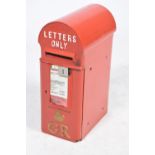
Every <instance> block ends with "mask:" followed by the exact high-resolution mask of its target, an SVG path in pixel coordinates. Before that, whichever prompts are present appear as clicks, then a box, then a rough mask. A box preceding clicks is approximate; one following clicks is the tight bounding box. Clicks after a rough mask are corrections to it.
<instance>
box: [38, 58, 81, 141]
mask: <svg viewBox="0 0 155 155" xmlns="http://www.w3.org/2000/svg"><path fill="white" fill-rule="evenodd" d="M51 62H52V61H51ZM51 62H47V61H46V62H44V61H42V60H41V87H42V88H41V91H42V92H41V94H42V130H43V131H44V132H47V133H49V134H53V135H55V136H58V137H61V138H64V139H69V140H74V141H76V140H79V139H81V136H82V133H81V128H82V127H81V125H82V104H83V103H82V102H83V79H84V70H83V69H81V68H80V67H79V68H78V67H77V66H66V65H64V64H61V61H59V63H57V62H56V58H55V59H54V58H53V62H52V63H51Z"/></svg>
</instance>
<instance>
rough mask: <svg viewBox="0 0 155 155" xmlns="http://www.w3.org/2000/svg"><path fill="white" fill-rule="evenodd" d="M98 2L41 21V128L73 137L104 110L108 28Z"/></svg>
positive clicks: (78, 136) (85, 130)
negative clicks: (70, 12)
mask: <svg viewBox="0 0 155 155" xmlns="http://www.w3.org/2000/svg"><path fill="white" fill-rule="evenodd" d="M115 29H116V24H115V21H114V18H113V16H112V14H111V13H110V12H109V11H108V10H107V9H106V8H105V7H103V6H100V5H89V6H87V7H85V8H82V9H80V10H79V11H77V12H74V13H72V14H70V15H68V16H65V17H63V18H61V19H59V20H56V21H54V22H51V23H48V24H47V25H45V26H44V27H43V28H42V30H41V32H40V34H39V44H40V46H41V58H40V63H41V102H42V104H41V105H42V131H43V132H45V133H48V134H51V135H54V136H57V137H61V138H63V139H67V140H70V141H74V142H75V141H79V140H82V139H83V137H85V136H86V134H87V133H88V132H89V131H90V130H91V129H92V128H93V127H94V125H95V124H96V123H97V122H98V121H99V120H100V119H101V118H102V117H103V116H104V115H105V114H106V112H107V104H108V88H109V76H110V61H111V51H112V39H113V32H114V31H115Z"/></svg>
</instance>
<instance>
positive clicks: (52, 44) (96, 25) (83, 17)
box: [39, 4, 116, 59]
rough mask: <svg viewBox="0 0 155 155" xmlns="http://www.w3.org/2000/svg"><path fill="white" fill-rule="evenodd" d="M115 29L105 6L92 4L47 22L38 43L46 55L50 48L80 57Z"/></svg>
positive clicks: (75, 57)
mask: <svg viewBox="0 0 155 155" xmlns="http://www.w3.org/2000/svg"><path fill="white" fill-rule="evenodd" d="M115 29H116V24H115V20H114V18H113V16H112V14H111V13H110V12H109V11H108V10H107V9H106V8H105V7H103V6H101V5H98V4H93V5H89V6H87V7H84V8H82V9H80V10H78V11H76V12H73V13H71V14H70V15H68V16H65V17H63V18H61V19H58V20H56V21H54V22H51V23H48V24H47V25H45V26H44V27H43V28H42V30H41V32H40V34H39V43H40V45H41V48H42V53H43V55H44V53H45V52H46V51H47V52H49V53H51V52H52V53H54V54H57V55H63V56H67V57H70V58H73V59H78V58H80V56H81V55H82V53H83V52H84V49H85V48H87V47H89V46H91V44H92V43H94V42H95V41H97V40H99V39H102V40H103V38H106V37H108V36H110V35H112V34H113V32H114V31H115ZM64 51H68V52H64ZM47 54H48V53H47Z"/></svg>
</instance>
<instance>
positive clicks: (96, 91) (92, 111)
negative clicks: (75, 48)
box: [82, 35, 112, 137]
mask: <svg viewBox="0 0 155 155" xmlns="http://www.w3.org/2000/svg"><path fill="white" fill-rule="evenodd" d="M85 52H86V53H85V54H86V55H85V64H86V66H85V83H84V104H83V126H82V136H83V137H84V136H85V135H86V134H87V133H88V132H89V131H90V130H91V129H92V127H93V126H94V125H95V124H96V123H97V122H98V121H99V120H100V119H101V118H102V117H103V116H104V115H105V114H106V112H107V108H108V91H109V78H110V64H111V52H112V35H111V36H108V37H107V38H101V39H100V40H98V42H97V43H94V44H93V45H92V46H90V47H89V48H88V49H87V50H86V51H85ZM88 55H89V56H88Z"/></svg>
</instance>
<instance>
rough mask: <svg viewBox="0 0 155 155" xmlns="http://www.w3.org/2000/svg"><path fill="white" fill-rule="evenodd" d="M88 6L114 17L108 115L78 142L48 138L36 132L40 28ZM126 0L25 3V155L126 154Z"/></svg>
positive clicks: (36, 1) (39, 130) (69, 0)
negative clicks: (100, 7) (98, 6)
mask: <svg viewBox="0 0 155 155" xmlns="http://www.w3.org/2000/svg"><path fill="white" fill-rule="evenodd" d="M90 3H99V4H102V5H104V6H105V7H107V8H108V9H109V10H110V11H111V12H112V13H113V15H114V17H115V20H116V24H117V31H116V33H115V34H114V42H113V53H112V54H113V55H112V66H111V80H110V94H109V112H108V114H107V115H106V117H104V118H103V119H102V120H101V121H100V122H99V124H98V125H97V126H96V127H95V128H94V129H93V130H92V131H91V132H90V133H89V134H88V136H87V137H86V138H85V139H84V140H83V141H82V142H79V143H71V142H68V141H64V140H61V139H59V138H56V137H53V136H49V135H47V134H44V133H42V132H41V129H40V126H41V124H40V117H41V116H40V115H41V113H40V111H41V107H40V105H41V104H40V64H39V58H40V54H41V53H40V46H39V44H38V42H37V40H38V34H39V31H40V29H41V28H42V27H43V26H44V25H45V24H46V23H48V22H50V21H52V20H55V19H57V18H59V17H61V16H64V15H66V14H68V13H70V12H71V11H74V10H76V9H78V8H80V7H82V6H85V5H87V4H90ZM128 21H129V18H128V0H115V1H114V0H65V1H63V0H56V1H54V0H27V52H26V57H27V60H26V61H27V154H28V155H51V154H53V155H62V154H63V155H79V154H81V155H83V154H87V155H98V154H105V155H128V27H129V22H128Z"/></svg>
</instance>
